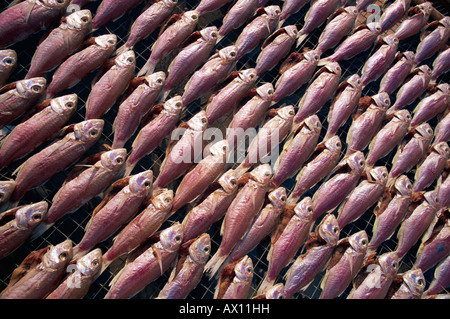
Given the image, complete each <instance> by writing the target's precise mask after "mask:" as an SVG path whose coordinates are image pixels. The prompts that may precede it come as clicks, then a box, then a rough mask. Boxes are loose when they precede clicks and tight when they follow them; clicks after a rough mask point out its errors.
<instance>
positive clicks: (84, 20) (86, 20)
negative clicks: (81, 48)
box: [81, 17, 89, 23]
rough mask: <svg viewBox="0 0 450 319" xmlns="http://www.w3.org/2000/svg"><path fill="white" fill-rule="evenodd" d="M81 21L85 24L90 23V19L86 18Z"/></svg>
mask: <svg viewBox="0 0 450 319" xmlns="http://www.w3.org/2000/svg"><path fill="white" fill-rule="evenodd" d="M81 21H82V22H84V23H86V22H88V21H89V19H88V18H86V17H83V18H81Z"/></svg>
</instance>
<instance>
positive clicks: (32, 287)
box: [0, 239, 72, 299]
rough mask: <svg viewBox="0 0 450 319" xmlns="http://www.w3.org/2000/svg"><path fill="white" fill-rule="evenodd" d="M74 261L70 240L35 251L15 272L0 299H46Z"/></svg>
mask: <svg viewBox="0 0 450 319" xmlns="http://www.w3.org/2000/svg"><path fill="white" fill-rule="evenodd" d="M71 259H72V241H71V240H70V239H66V240H65V241H63V242H61V243H59V244H57V245H54V246H53V245H49V246H48V247H44V248H42V249H40V250H36V251H32V252H31V253H30V254H29V255H28V256H27V257H25V259H24V260H23V261H22V263H21V264H20V265H19V266H18V267H17V268H16V269H15V271H14V275H13V276H11V279H10V282H9V284H8V286H7V287H6V288H5V289H4V290H3V291H2V292H1V293H0V299H43V298H45V297H46V296H47V295H48V294H50V293H51V292H52V291H53V290H54V289H55V288H56V287H57V286H58V284H59V282H60V280H61V279H62V277H63V276H64V273H65V272H66V267H67V265H68V264H69V262H70V260H71Z"/></svg>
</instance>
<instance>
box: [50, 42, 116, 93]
mask: <svg viewBox="0 0 450 319" xmlns="http://www.w3.org/2000/svg"><path fill="white" fill-rule="evenodd" d="M89 41H91V42H92V44H91V45H89V46H88V47H86V48H85V49H82V50H81V51H79V52H76V53H74V54H72V55H71V56H70V57H68V58H67V59H66V60H65V61H64V62H62V63H61V65H59V67H58V68H57V69H56V71H55V73H54V74H53V76H52V79H51V81H50V84H49V85H48V87H47V92H46V98H47V99H49V98H52V97H54V96H56V95H57V94H58V93H60V92H62V91H63V90H66V89H70V88H72V87H74V86H75V85H76V84H78V83H80V81H81V80H82V79H84V78H85V77H86V76H88V75H89V74H90V73H91V72H93V71H94V70H96V69H97V68H99V67H100V66H101V65H103V64H104V63H105V62H106V60H107V59H108V58H109V57H110V56H111V54H113V52H114V50H115V48H116V45H117V36H116V35H115V34H105V35H100V36H98V37H94V38H91V39H90V40H89Z"/></svg>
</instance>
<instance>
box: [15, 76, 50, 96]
mask: <svg viewBox="0 0 450 319" xmlns="http://www.w3.org/2000/svg"><path fill="white" fill-rule="evenodd" d="M46 85H47V80H46V79H45V78H43V77H37V78H31V79H25V80H21V81H18V82H17V83H16V90H17V93H18V94H19V95H20V96H22V97H24V98H27V99H31V98H34V97H36V96H39V95H41V94H42V93H43V92H44V90H45V86H46Z"/></svg>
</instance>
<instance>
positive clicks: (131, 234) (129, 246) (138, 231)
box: [102, 189, 173, 271]
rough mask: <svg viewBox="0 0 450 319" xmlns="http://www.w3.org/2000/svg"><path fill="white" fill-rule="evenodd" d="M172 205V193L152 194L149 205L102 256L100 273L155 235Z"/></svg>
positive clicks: (161, 191) (167, 191)
mask: <svg viewBox="0 0 450 319" xmlns="http://www.w3.org/2000/svg"><path fill="white" fill-rule="evenodd" d="M172 203H173V191H171V190H168V189H161V190H160V191H156V192H153V193H152V195H151V198H150V204H148V205H147V207H146V208H145V209H144V210H143V211H142V212H140V213H139V214H138V215H137V216H136V217H134V218H133V219H132V220H131V221H130V222H129V223H128V224H127V225H126V226H125V227H124V228H123V229H122V230H121V231H120V233H119V234H118V235H117V237H115V238H114V243H113V245H112V246H111V248H109V249H108V250H107V251H106V253H105V254H104V255H103V265H102V271H103V270H104V269H106V268H107V267H108V266H109V265H110V264H111V263H112V262H113V261H114V260H116V259H117V258H119V257H121V256H123V255H126V254H128V253H130V252H131V251H132V250H133V249H135V248H137V247H138V246H139V245H141V244H142V243H144V241H145V240H147V239H148V238H150V236H152V235H153V234H155V233H156V231H157V230H158V229H159V228H160V227H161V225H162V224H163V222H164V221H165V220H166V219H167V217H168V216H169V213H170V210H171V209H172Z"/></svg>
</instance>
